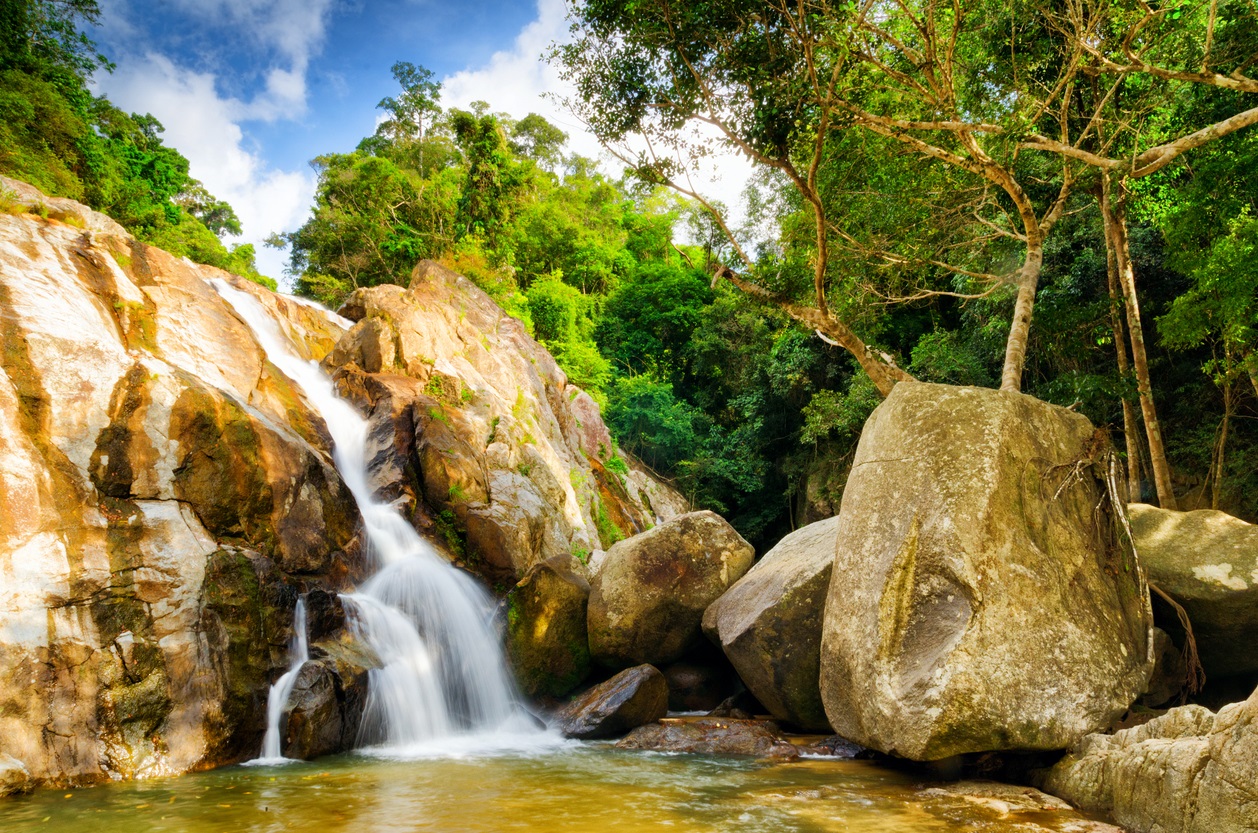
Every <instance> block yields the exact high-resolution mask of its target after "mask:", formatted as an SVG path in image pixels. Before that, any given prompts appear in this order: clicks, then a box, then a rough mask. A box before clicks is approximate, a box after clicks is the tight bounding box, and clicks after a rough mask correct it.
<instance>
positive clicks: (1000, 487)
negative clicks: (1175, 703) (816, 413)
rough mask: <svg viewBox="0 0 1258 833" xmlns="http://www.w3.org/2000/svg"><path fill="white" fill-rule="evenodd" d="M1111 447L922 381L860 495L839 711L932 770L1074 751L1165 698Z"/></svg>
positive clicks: (1077, 430)
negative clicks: (1133, 710) (1111, 476)
mask: <svg viewBox="0 0 1258 833" xmlns="http://www.w3.org/2000/svg"><path fill="white" fill-rule="evenodd" d="M1107 449H1108V443H1107V442H1106V440H1105V438H1104V436H1103V435H1102V434H1099V433H1098V432H1096V431H1095V430H1094V429H1093V427H1092V425H1091V424H1090V423H1089V422H1088V421H1087V419H1086V418H1084V417H1082V416H1080V415H1079V414H1076V413H1074V412H1071V411H1067V410H1066V409H1064V408H1058V407H1055V406H1052V405H1048V404H1046V403H1044V402H1040V401H1039V400H1036V399H1033V398H1031V397H1029V396H1024V395H1021V394H1014V393H1007V392H1002V391H994V390H986V389H979V388H963V387H951V386H944V385H928V384H921V383H915V382H904V383H900V384H898V385H896V386H895V389H894V390H893V391H892V393H891V395H890V396H889V397H888V398H887V399H886V401H884V402H883V403H882V404H881V405H879V407H878V408H877V409H876V410H875V411H874V413H873V415H872V416H871V417H870V419H869V421H868V422H867V423H866V425H865V429H864V432H863V433H862V435H861V439H860V444H859V446H858V448H857V451H856V457H855V460H854V462H853V465H852V474H851V477H850V479H849V480H848V484H847V488H846V491H845V492H844V495H843V509H842V513H841V516H840V517H841V521H840V523H839V534H838V547H837V557H836V560H835V565H834V572H833V575H832V577H831V581H830V589H829V594H828V598H827V602H826V609H825V626H824V632H823V636H822V647H821V677H820V679H821V695H822V700H823V702H824V704H825V711H826V715H827V716H828V717H829V720H830V723H831V725H832V726H833V727H834V730H835V732H837V733H838V734H839V735H842V736H843V737H846V738H850V739H851V740H853V741H855V742H856V743H859V744H861V745H863V746H869V747H872V748H874V749H877V750H879V751H882V752H887V753H892V754H896V755H900V756H903V757H907V758H913V759H918V760H933V759H939V758H944V757H948V756H951V755H956V754H961V753H966V752H977V751H984V750H1006V749H1008V750H1013V749H1022V750H1049V749H1062V748H1066V747H1068V746H1069V745H1070V744H1072V743H1073V742H1075V741H1076V740H1078V739H1079V738H1081V737H1082V736H1083V735H1085V734H1087V733H1088V732H1093V731H1097V730H1099V729H1102V728H1104V727H1106V726H1108V725H1110V723H1111V722H1112V721H1113V720H1114V719H1115V718H1117V717H1118V716H1119V715H1121V714H1122V713H1123V711H1124V710H1126V708H1127V707H1128V706H1130V705H1131V703H1132V702H1134V701H1135V699H1136V698H1137V697H1138V696H1139V695H1140V694H1141V693H1142V692H1143V691H1144V690H1145V686H1146V683H1147V681H1148V678H1149V674H1150V671H1151V667H1152V655H1151V649H1152V641H1151V629H1152V621H1151V613H1150V609H1149V598H1148V593H1147V591H1146V588H1145V587H1144V585H1143V584H1142V582H1141V580H1140V573H1139V570H1138V569H1137V566H1136V564H1135V563H1134V561H1133V559H1132V558H1131V557H1130V555H1125V554H1124V553H1123V552H1122V550H1121V549H1120V548H1119V547H1118V546H1117V544H1116V541H1117V540H1118V537H1117V535H1116V531H1115V529H1114V524H1113V521H1112V519H1111V517H1110V514H1109V512H1107V511H1106V506H1107V503H1106V496H1105V492H1106V489H1105V484H1104V480H1103V479H1102V478H1103V477H1104V474H1105V466H1106V457H1105V453H1106V451H1107Z"/></svg>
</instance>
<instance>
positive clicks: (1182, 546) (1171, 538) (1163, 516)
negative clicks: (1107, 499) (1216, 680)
mask: <svg viewBox="0 0 1258 833" xmlns="http://www.w3.org/2000/svg"><path fill="white" fill-rule="evenodd" d="M1127 512H1128V515H1129V516H1130V517H1131V533H1132V537H1133V539H1134V540H1135V542H1136V549H1137V551H1139V553H1140V558H1141V560H1142V561H1143V562H1144V565H1145V569H1147V570H1148V571H1149V580H1150V581H1152V582H1154V583H1155V584H1157V585H1158V587H1160V588H1161V589H1162V590H1164V591H1165V592H1166V593H1168V594H1169V595H1171V596H1172V597H1174V599H1175V600H1176V601H1177V602H1179V603H1180V604H1181V605H1183V606H1184V610H1185V611H1186V612H1187V613H1188V618H1189V619H1191V620H1192V625H1193V634H1194V635H1195V636H1196V638H1197V651H1198V654H1199V655H1200V657H1201V664H1202V667H1204V668H1205V671H1206V676H1207V677H1228V676H1232V675H1238V674H1249V673H1253V672H1255V671H1258V651H1255V650H1254V643H1255V641H1258V526H1255V525H1254V524H1249V523H1245V522H1244V521H1242V520H1240V519H1239V518H1234V517H1232V516H1231V515H1228V514H1227V513H1225V512H1216V511H1214V510H1212V509H1198V510H1196V511H1193V512H1172V511H1170V510H1167V509H1159V508H1157V507H1156V506H1147V505H1145V504H1142V503H1136V504H1132V505H1131V506H1129V507H1128V508H1127ZM1168 624H1170V623H1168Z"/></svg>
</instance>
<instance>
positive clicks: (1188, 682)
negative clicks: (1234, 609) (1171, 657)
mask: <svg viewBox="0 0 1258 833" xmlns="http://www.w3.org/2000/svg"><path fill="white" fill-rule="evenodd" d="M1149 589H1151V590H1152V591H1153V592H1154V593H1157V594H1158V595H1159V596H1161V597H1162V601H1164V602H1166V603H1167V604H1168V605H1170V606H1171V608H1172V609H1173V610H1174V611H1175V615H1176V616H1177V617H1179V624H1180V625H1181V626H1182V627H1183V628H1184V652H1183V656H1184V670H1185V672H1186V674H1187V676H1186V678H1185V680H1184V687H1183V688H1182V689H1180V692H1179V703H1180V705H1183V704H1184V703H1186V702H1188V698H1189V697H1191V696H1192V695H1194V694H1196V693H1197V692H1199V691H1201V689H1203V688H1204V687H1205V685H1206V670H1205V668H1203V667H1202V666H1201V658H1200V657H1198V656H1197V637H1196V636H1194V635H1193V632H1192V621H1190V620H1189V618H1188V611H1186V610H1184V607H1183V605H1181V604H1180V603H1179V602H1177V601H1175V600H1174V599H1172V598H1171V597H1170V595H1169V594H1168V593H1167V592H1166V591H1165V590H1163V589H1162V588H1161V587H1158V586H1157V585H1156V584H1153V583H1152V582H1150V583H1149Z"/></svg>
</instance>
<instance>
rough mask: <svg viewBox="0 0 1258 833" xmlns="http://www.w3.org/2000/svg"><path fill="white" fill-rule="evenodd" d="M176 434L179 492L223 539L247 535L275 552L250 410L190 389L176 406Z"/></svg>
mask: <svg viewBox="0 0 1258 833" xmlns="http://www.w3.org/2000/svg"><path fill="white" fill-rule="evenodd" d="M170 436H171V437H172V438H173V439H175V440H177V442H178V444H179V451H178V458H177V459H178V465H177V466H176V468H175V496H176V497H178V498H179V499H180V500H184V501H187V502H188V503H189V504H191V505H192V507H193V509H194V510H195V511H196V513H197V516H198V517H199V518H200V519H201V522H202V523H203V524H205V527H206V529H208V530H209V531H210V532H211V533H212V534H213V535H215V537H217V538H219V539H220V540H221V539H223V538H233V537H234V538H243V539H244V540H246V541H248V542H249V543H250V544H251V545H252V546H254V547H255V548H258V549H261V550H262V551H263V552H266V553H268V554H269V553H273V552H274V550H275V533H274V530H273V528H272V523H271V513H272V509H273V496H272V492H271V486H270V484H269V483H268V482H267V478H266V467H265V464H264V463H263V460H262V451H261V441H260V438H259V436H258V434H257V431H256V430H255V428H254V424H253V421H252V419H251V418H250V417H249V415H248V413H246V412H245V411H244V409H243V408H242V407H241V406H240V405H238V404H236V403H235V402H233V401H231V400H229V399H226V398H222V397H217V396H215V395H213V394H211V393H210V392H208V391H205V390H201V389H198V388H188V389H186V390H185V391H184V392H183V393H181V394H180V395H179V398H178V399H176V400H175V404H174V406H173V407H172V408H171V419H170Z"/></svg>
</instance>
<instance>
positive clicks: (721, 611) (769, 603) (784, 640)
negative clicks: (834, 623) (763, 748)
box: [703, 517, 839, 731]
mask: <svg viewBox="0 0 1258 833" xmlns="http://www.w3.org/2000/svg"><path fill="white" fill-rule="evenodd" d="M838 530H839V519H838V518H837V517H834V518H828V519H827V520H824V521H818V522H817V523H814V524H809V525H808V526H806V527H804V528H802V529H798V530H796V531H795V532H792V533H791V534H790V535H787V536H786V537H785V538H783V539H782V540H781V541H779V542H778V544H777V545H776V546H775V547H774V548H773V549H771V550H769V552H767V553H766V554H765V555H764V557H763V558H761V559H760V561H758V562H757V563H756V565H755V566H754V567H752V568H751V570H750V571H748V573H747V575H745V576H743V577H742V578H741V579H739V580H738V582H737V583H736V584H735V585H734V586H733V587H731V588H730V589H729V590H728V591H726V592H725V594H724V595H723V596H721V598H719V599H717V600H716V601H715V602H714V603H713V604H712V605H711V606H710V607H709V608H708V609H707V611H706V612H705V613H704V615H703V630H704V632H705V633H706V634H707V635H708V637H709V638H710V639H712V641H714V642H716V643H717V644H719V645H720V646H721V649H722V650H723V651H724V652H725V656H727V657H728V658H729V661H730V662H731V663H732V664H733V666H734V668H735V669H736V670H737V671H738V675H739V676H740V677H741V678H742V680H743V682H744V683H746V685H747V688H748V689H750V690H751V693H752V694H754V695H755V696H756V698H757V699H758V700H759V701H760V702H761V703H763V704H764V705H765V707H766V708H767V709H768V710H769V712H770V713H771V714H772V715H773V716H774V717H776V718H777V719H779V720H783V721H786V722H787V723H792V724H794V725H796V726H799V727H800V728H803V729H808V730H811V731H826V730H828V729H829V728H830V723H829V721H828V720H827V719H826V713H825V709H824V707H823V706H822V703H821V689H820V687H819V685H818V682H817V681H818V676H819V674H820V670H821V624H822V618H823V616H822V614H823V613H824V610H825V602H826V592H827V589H828V588H829V586H830V572H831V570H832V568H833V566H834V547H835V542H836V540H837V538H838Z"/></svg>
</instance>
